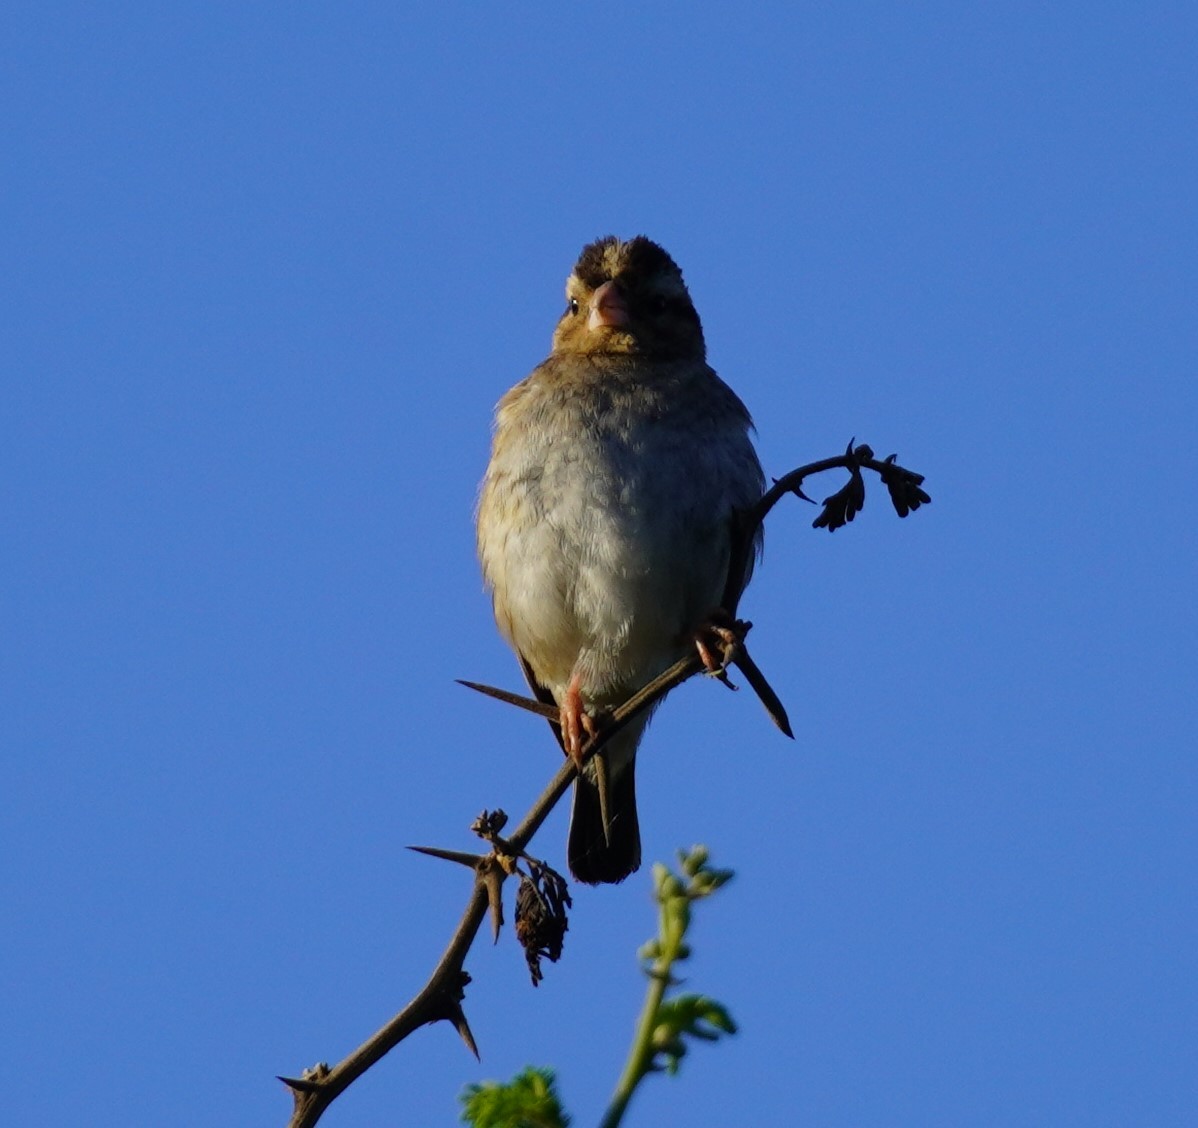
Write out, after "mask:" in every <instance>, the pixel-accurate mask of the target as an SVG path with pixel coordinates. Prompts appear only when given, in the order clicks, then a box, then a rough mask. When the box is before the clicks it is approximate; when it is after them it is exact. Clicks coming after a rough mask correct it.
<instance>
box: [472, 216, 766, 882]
mask: <svg viewBox="0 0 1198 1128" xmlns="http://www.w3.org/2000/svg"><path fill="white" fill-rule="evenodd" d="M753 433H754V431H753V422H752V419H751V418H750V415H749V412H748V410H747V408H746V407H745V405H744V404H743V403H742V402H741V400H740V398H739V397H738V396H737V395H736V393H735V392H733V391H732V389H731V388H730V387H729V386H728V385H727V384H725V383H724V381H723V380H721V379H720V377H719V376H718V375H717V374H716V373H715V371H714V370H713V369H712V368H711V367H709V366H708V364H707V349H706V344H705V341H704V337H703V329H702V324H701V322H700V320H699V315H698V314H697V313H696V311H695V307H694V304H693V303H692V301H691V297H690V293H689V291H688V289H687V286H686V284H685V282H684V280H683V277H682V271H681V270H680V269H679V267H678V266H677V264H676V263H675V262H674V260H673V259H672V258H671V257H670V255H669V254H668V253H667V252H666V251H665V249H664V248H662V247H661V246H660V245H658V244H657V243H655V242H653V241H652V240H650V239H649V238H647V237H646V236H644V235H638V236H636V237H634V238H630V239H627V240H623V239H620V238H617V237H616V236H611V235H609V236H606V237H604V238H600V239H597V240H595V241H594V242H592V243H589V244H588V245H587V246H585V247H584V248H583V250H582V252H581V254H580V255H579V256H578V259H577V261H576V263H575V264H574V268H573V270H572V271H571V272H570V275H569V277H568V279H567V281H566V308H565V310H564V312H563V313H562V314H561V317H560V319H559V320H558V322H557V326H556V328H555V330H554V333H553V342H552V349H551V352H550V354H549V356H548V358H547V359H546V360H545V361H543V362H542V363H541V364H539V365H538V366H537V367H536V368H535V369H533V371H532V373H531V375H529V376H528V377H527V378H526V379H524V380H522V381H521V382H520V383H518V384H516V385H515V387H513V388H512V389H511V390H510V391H508V392H507V394H506V395H504V396H503V398H502V399H501V400H500V401H499V404H498V406H497V407H496V410H495V420H494V427H493V438H492V445H491V457H490V462H489V464H488V466H487V470H486V474H485V477H484V479H483V482H482V485H481V487H480V491H479V500H478V506H477V512H476V531H477V547H478V555H479V559H480V562H481V565H482V572H483V578H484V582H485V585H486V587H487V588H488V589H489V591H490V594H491V599H492V604H493V609H494V614H495V620H496V624H497V625H498V628H499V631H500V633H501V634H502V635H503V637H504V638H505V639H506V641H507V642H508V644H509V645H510V646H511V647H512V648H513V649H514V650H515V652H516V655H517V657H518V659H519V662H520V665H521V667H522V669H523V671H524V674H525V677H526V678H527V680H528V682H529V685H530V686H531V688H532V690H533V692H534V693H535V694H536V695H537V697H538V698H539V699H540V700H541V701H543V702H545V703H547V704H548V703H552V705H553V706H555V707H556V708H557V709H558V719H557V728H558V731H559V733H560V737H559V739H560V741H561V743H562V746H563V749H564V750H565V752H566V753H567V754H569V755H570V756H571V757H573V758H574V759H575V761H576V763H578V764H579V772H578V776H577V778H576V780H575V784H574V798H573V805H572V814H571V818H570V830H569V834H568V841H567V860H568V863H569V866H570V870H571V872H572V873H573V875H574V877H575V878H576V879H577V880H578V881H580V882H583V883H585V884H589V885H598V884H614V883H617V882H620V881H623V880H624V879H625V878H626V877H627V876H628V875H629V874H631V873H633V872H634V871H635V870H636V869H638V868H639V866H640V861H641V842H640V828H639V823H638V818H637V809H636V783H635V778H636V777H635V767H636V753H637V748H638V746H639V744H640V742H641V738H642V735H643V733H644V731H645V727H646V725H647V724H648V720H649V717H648V714H647V713H645V714H641V715H639V716H638V717H636V718H634V720H633V721H632V722H631V723H629V724H628V725H627V727H625V728H623V729H621V730H620V731H618V732H617V733H615V734H614V735H613V736H612V738H611V739H610V740H609V742H608V743H607V744H606V745H605V746H604V747H603V748H602V750H601V752H600V753H599V754H597V755H596V756H594V757H592V758H590V759H589V760H587V761H586V762H585V763H583V762H582V749H583V746H584V745H585V743H586V740H587V738H588V737H589V736H590V735H592V734H593V733H594V732H595V731H596V730H597V728H598V727H599V726H600V725H601V723H602V717H603V715H604V714H605V712H607V711H609V710H611V709H613V708H615V707H617V706H619V705H620V704H622V703H623V702H624V701H625V700H627V698H628V697H630V696H631V695H632V694H633V693H635V692H636V691H637V690H639V689H641V688H642V687H643V686H644V685H645V684H647V683H648V682H649V681H650V680H652V679H653V678H654V677H656V676H657V675H658V674H660V673H662V672H663V671H664V670H666V669H667V668H669V667H670V666H671V665H673V664H674V663H675V662H676V661H677V660H678V659H679V658H682V657H685V656H686V655H687V654H688V653H690V651H691V648H694V647H697V648H698V651H699V654H700V656H701V657H702V659H703V663H704V666H705V667H706V668H707V670H708V672H711V673H718V672H721V670H722V666H721V663H720V661H719V658H718V657H717V656H716V653H713V652H718V650H719V647H720V644H721V642H722V641H724V642H726V641H729V632H728V628H727V626H726V625H724V626H721V625H720V624H721V622H722V621H723V620H721V618H720V603H721V600H722V598H723V596H724V592H725V589H726V587H727V586H728V581H729V576H728V571H729V568H730V566H731V565H730V560H731V558H732V544H733V537H734V532H733V528H734V521H735V519H736V515H737V514H738V513H742V512H744V511H746V510H747V509H749V508H750V507H751V506H753V505H754V503H756V502H757V501H758V500H759V499H760V497H761V496H762V491H763V489H764V484H765V478H764V475H763V473H762V469H761V464H760V462H759V460H758V457H757V454H756V452H755V450H754V447H753V442H752V436H753ZM760 549H761V539H760V533H759V532H758V533H757V534H756V536H755V540H754V544H753V550H752V551H750V552H744V553H740V554H739V558H740V559H742V560H743V566H738V570H741V571H743V574H742V575H739V576H737V577H735V578H734V585H733V586H734V589H735V591H736V592H737V594H739V592H740V591H741V590H743V588H744V586H745V585H746V584H747V583H748V582H749V578H750V576H751V575H752V571H753V566H754V563H755V560H756V558H757V556H758V555H759V554H760ZM725 618H726V617H725ZM596 761H600V763H599V764H596Z"/></svg>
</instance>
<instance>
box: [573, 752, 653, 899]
mask: <svg viewBox="0 0 1198 1128" xmlns="http://www.w3.org/2000/svg"><path fill="white" fill-rule="evenodd" d="M635 768H636V761H635V760H630V761H629V762H628V763H627V764H625V765H623V766H622V767H621V769H620V770H619V771H618V772H612V773H611V774H612V777H613V778H611V779H610V780H609V781H608V801H607V806H608V811H607V813H608V817H609V818H610V819H611V825H610V827H609V828H608V833H609V835H610V838H611V841H610V842H608V841H606V840H605V839H604V836H603V814H602V812H601V810H600V807H599V788H598V787H596V786H595V783H594V781H593V780H590V779H588V778H587V777H586V776H585V775H580V776H579V777H578V779H577V780H576V781H575V783H574V810H573V812H572V813H571V815H570V839H569V843H568V845H567V847H566V856H567V858H568V859H569V862H570V872H571V873H572V874H573V875H574V876H575V877H576V878H577V879H578V880H579V881H581V882H583V883H584V884H586V885H601V884H602V885H614V884H615V883H616V882H617V881H623V880H624V878H626V877H627V876H628V875H629V874H630V873H632V872H633V871H634V870H636V869H638V868H639V867H640V864H641V831H640V827H639V826H638V825H637V821H636V776H635V774H634V769H635Z"/></svg>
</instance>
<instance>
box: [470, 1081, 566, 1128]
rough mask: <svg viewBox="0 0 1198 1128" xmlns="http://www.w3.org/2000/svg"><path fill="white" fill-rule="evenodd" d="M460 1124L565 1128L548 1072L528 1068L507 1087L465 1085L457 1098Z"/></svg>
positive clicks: (486, 1083)
mask: <svg viewBox="0 0 1198 1128" xmlns="http://www.w3.org/2000/svg"><path fill="white" fill-rule="evenodd" d="M460 1099H461V1102H462V1122H463V1123H464V1124H471V1125H473V1128H568V1125H569V1123H570V1118H569V1116H567V1115H566V1113H565V1110H564V1109H563V1108H562V1105H561V1101H560V1100H559V1099H558V1095H557V1084H556V1080H555V1078H554V1075H553V1070H552V1069H537V1068H536V1067H535V1066H531V1065H530V1066H528V1067H527V1068H526V1069H525V1070H524V1071H523V1072H521V1073H518V1074H516V1076H515V1077H514V1078H513V1079H512V1080H511V1081H509V1082H508V1083H507V1084H503V1083H501V1082H499V1081H484V1082H483V1083H482V1084H481V1085H467V1086H466V1088H465V1089H464V1090H463V1092H462V1095H461V1098H460Z"/></svg>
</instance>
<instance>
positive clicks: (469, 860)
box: [408, 846, 485, 869]
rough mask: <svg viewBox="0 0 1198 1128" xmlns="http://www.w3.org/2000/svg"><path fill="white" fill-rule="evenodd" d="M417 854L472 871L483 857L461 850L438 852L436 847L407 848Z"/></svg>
mask: <svg viewBox="0 0 1198 1128" xmlns="http://www.w3.org/2000/svg"><path fill="white" fill-rule="evenodd" d="M408 849H409V850H415V851H416V853H417V854H427V855H428V856H429V857H430V858H443V859H444V860H445V861H447V862H457V863H458V865H460V866H468V867H469V868H470V869H474V868H475V867H476V866H477V865H478V863H479V862H480V861H481V860H482V859H483V857H484V856H485V855H482V854H466V853H463V852H462V851H461V850H438V849H437V847H436V846H409V847H408Z"/></svg>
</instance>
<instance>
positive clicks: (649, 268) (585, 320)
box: [553, 235, 706, 360]
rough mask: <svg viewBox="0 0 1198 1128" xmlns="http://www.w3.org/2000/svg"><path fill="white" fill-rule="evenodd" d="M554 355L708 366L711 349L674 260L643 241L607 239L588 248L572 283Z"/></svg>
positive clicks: (555, 337)
mask: <svg viewBox="0 0 1198 1128" xmlns="http://www.w3.org/2000/svg"><path fill="white" fill-rule="evenodd" d="M553 351H554V352H555V353H570V354H574V355H583V356H591V355H595V354H608V355H612V354H615V355H633V356H645V357H651V358H653V359H655V360H686V359H697V360H702V359H703V358H704V356H705V355H706V346H705V345H704V343H703V327H702V325H700V323H699V315H698V314H697V313H696V312H695V307H694V306H693V305H692V304H691V299H690V294H688V293H687V290H686V284H685V283H684V282H683V281H682V271H681V270H679V269H678V266H677V264H676V263H675V262H674V260H673V259H672V258H670V256H669V255H668V254H667V253H666V252H665V251H664V250H663V249H662V248H661V247H659V246H658V245H657V244H656V243H654V242H653V241H652V240H650V239H646V238H645V237H644V236H643V235H638V236H636V238H634V239H629V240H628V241H627V242H623V241H621V240H620V239H617V238H616V237H615V236H614V235H609V236H607V237H606V238H604V239H597V240H596V241H595V242H594V243H591V244H589V245H588V246H586V247H584V248H583V249H582V254H580V255H579V256H578V262H576V263H575V264H574V269H573V271H571V273H570V277H569V278H568V279H567V280H566V311H565V313H563V314H562V317H561V320H560V321H559V322H558V323H557V329H556V330H555V332H554V334H553Z"/></svg>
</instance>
